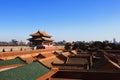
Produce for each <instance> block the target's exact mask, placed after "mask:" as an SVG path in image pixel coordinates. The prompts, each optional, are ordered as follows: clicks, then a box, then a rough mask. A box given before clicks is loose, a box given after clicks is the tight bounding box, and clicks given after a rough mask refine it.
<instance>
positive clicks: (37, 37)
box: [28, 30, 53, 41]
mask: <svg viewBox="0 0 120 80" xmlns="http://www.w3.org/2000/svg"><path fill="white" fill-rule="evenodd" d="M30 36H32V38H29V39H28V40H30V41H53V40H52V39H51V37H52V36H50V35H48V34H47V33H45V32H43V31H39V30H38V31H37V32H36V33H33V34H30Z"/></svg>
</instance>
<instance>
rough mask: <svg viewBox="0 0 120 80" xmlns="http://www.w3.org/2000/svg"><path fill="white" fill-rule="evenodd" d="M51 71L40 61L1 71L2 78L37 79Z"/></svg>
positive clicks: (9, 79) (1, 79)
mask: <svg viewBox="0 0 120 80" xmlns="http://www.w3.org/2000/svg"><path fill="white" fill-rule="evenodd" d="M49 71H50V69H48V68H46V67H45V66H43V65H42V64H40V63H39V62H34V63H32V64H27V65H25V66H21V67H17V68H14V69H9V70H6V71H3V72H0V80H36V79H37V78H39V77H41V76H43V75H44V74H46V73H48V72H49Z"/></svg>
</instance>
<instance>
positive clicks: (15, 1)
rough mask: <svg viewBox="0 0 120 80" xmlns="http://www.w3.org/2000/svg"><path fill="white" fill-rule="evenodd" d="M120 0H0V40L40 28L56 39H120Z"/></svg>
mask: <svg viewBox="0 0 120 80" xmlns="http://www.w3.org/2000/svg"><path fill="white" fill-rule="evenodd" d="M119 4H120V0H0V41H10V40H11V39H16V40H22V41H26V39H27V38H29V37H30V36H29V34H32V33H34V32H36V31H38V30H41V31H45V32H46V33H48V34H50V35H52V36H53V39H54V40H55V41H61V40H66V41H91V40H93V41H95V40H99V41H103V40H112V39H113V38H116V40H117V41H120V31H119V30H120V5H119Z"/></svg>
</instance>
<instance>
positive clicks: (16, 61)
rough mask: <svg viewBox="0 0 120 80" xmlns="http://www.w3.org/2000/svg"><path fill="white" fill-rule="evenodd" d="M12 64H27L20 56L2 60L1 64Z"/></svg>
mask: <svg viewBox="0 0 120 80" xmlns="http://www.w3.org/2000/svg"><path fill="white" fill-rule="evenodd" d="M11 64H25V62H24V61H23V60H21V59H20V58H15V59H11V60H5V61H3V60H0V66H6V65H11Z"/></svg>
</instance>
